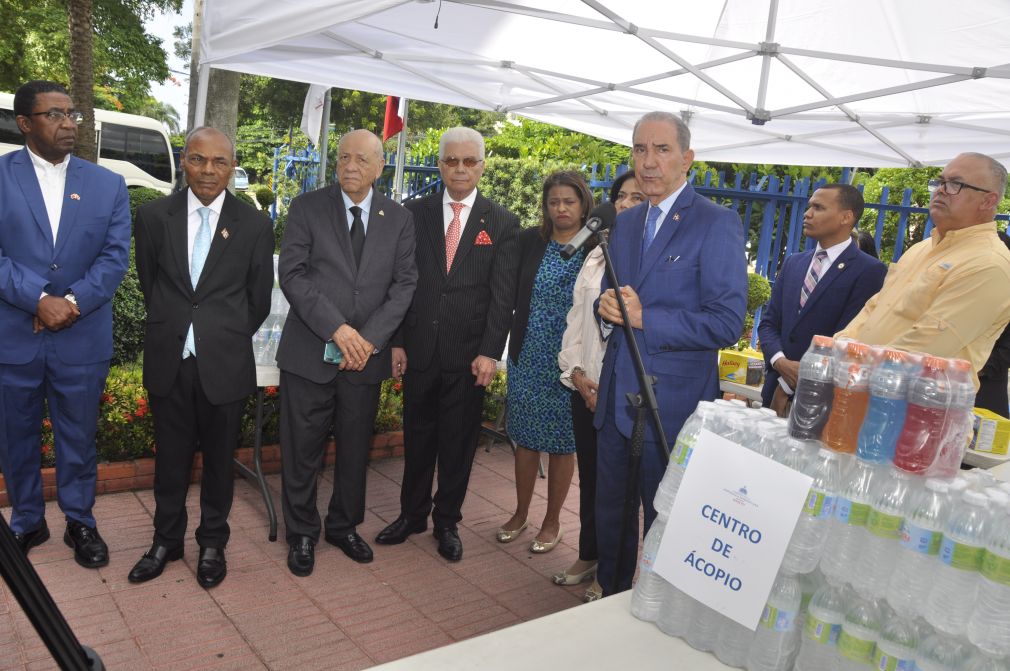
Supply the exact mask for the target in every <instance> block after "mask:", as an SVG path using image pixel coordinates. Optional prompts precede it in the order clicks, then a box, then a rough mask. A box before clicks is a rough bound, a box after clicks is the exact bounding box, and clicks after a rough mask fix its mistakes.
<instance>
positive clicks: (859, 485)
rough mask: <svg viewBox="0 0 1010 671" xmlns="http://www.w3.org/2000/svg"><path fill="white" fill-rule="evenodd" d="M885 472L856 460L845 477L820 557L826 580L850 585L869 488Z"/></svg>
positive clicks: (860, 541)
mask: <svg viewBox="0 0 1010 671" xmlns="http://www.w3.org/2000/svg"><path fill="white" fill-rule="evenodd" d="M886 470H887V467H886V466H879V465H877V464H873V463H871V462H868V461H864V460H862V459H859V458H857V459H856V460H855V464H854V465H853V466H852V468H850V469H849V471H848V473H847V474H846V475H845V477H844V479H843V482H842V486H841V488H840V490H839V494H838V496H837V497H836V498H835V514H834V516H833V517H832V519H831V524H830V525H829V530H828V540H827V542H826V544H825V546H824V554H823V555H822V556H821V565H820V566H821V571H822V572H823V573H824V575H825V576H826V577H827V578H828V579H829V580H834V581H835V582H847V583H852V581H853V577H852V574H853V569H854V568H855V565H856V560H857V559H858V558H859V555H860V553H861V551H862V544H863V542H864V541H865V538H864V535H863V534H864V530H865V528H866V520H867V519H868V518H869V516H870V488H871V486H872V485H873V482H874V481H875V479H877V478H881V477H885V476H886Z"/></svg>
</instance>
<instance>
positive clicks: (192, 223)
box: [186, 189, 225, 271]
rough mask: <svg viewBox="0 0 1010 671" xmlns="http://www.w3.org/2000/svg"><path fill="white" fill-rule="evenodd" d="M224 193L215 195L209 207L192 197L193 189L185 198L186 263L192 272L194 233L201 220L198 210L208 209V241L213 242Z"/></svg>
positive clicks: (198, 227) (198, 228) (197, 229)
mask: <svg viewBox="0 0 1010 671" xmlns="http://www.w3.org/2000/svg"><path fill="white" fill-rule="evenodd" d="M224 193H225V192H224V191H222V192H221V193H219V194H218V195H217V198H215V199H214V200H213V201H212V202H211V204H210V205H206V206H205V205H204V204H203V203H201V202H200V199H199V198H197V197H196V196H195V195H193V189H189V190H188V195H187V196H186V212H187V213H188V214H187V215H186V241H187V247H186V261H187V264H188V265H189V267H190V271H192V269H193V268H192V266H193V243H194V241H195V240H196V233H197V231H199V230H200V224H201V223H202V222H203V219H201V218H200V213H199V212H198V210H199V209H200V208H201V207H209V208H210V217H209V219H208V223H209V224H210V240H211V242H213V241H214V234H215V233H216V232H217V221H218V219H220V218H221V206H222V205H224Z"/></svg>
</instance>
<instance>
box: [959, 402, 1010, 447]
mask: <svg viewBox="0 0 1010 671" xmlns="http://www.w3.org/2000/svg"><path fill="white" fill-rule="evenodd" d="M1008 446H1010V419H1007V418H1006V417H1000V416H999V415H997V414H996V413H995V412H992V411H991V410H984V409H982V408H975V435H974V436H973V437H972V440H971V445H970V446H969V447H971V449H973V450H975V451H976V452H986V453H988V454H1006V453H1007V447H1008Z"/></svg>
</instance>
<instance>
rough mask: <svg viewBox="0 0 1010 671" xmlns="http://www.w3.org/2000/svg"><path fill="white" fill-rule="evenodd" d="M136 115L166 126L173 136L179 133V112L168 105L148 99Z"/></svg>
mask: <svg viewBox="0 0 1010 671" xmlns="http://www.w3.org/2000/svg"><path fill="white" fill-rule="evenodd" d="M136 113H137V114H140V115H143V116H146V117H151V118H152V119H157V120H158V121H160V122H161V123H163V124H165V127H166V128H167V129H168V132H169V134H171V135H174V134H176V133H178V132H179V112H178V110H176V109H175V108H174V107H172V106H171V105H169V104H168V103H164V102H161V101H160V100H156V99H154V98H151V97H148V98H147V100H146V101H145V102H144V104H143V105H142V106H141V107H140V109H139V110H137V112H136Z"/></svg>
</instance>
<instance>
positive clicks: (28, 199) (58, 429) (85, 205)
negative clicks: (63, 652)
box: [0, 81, 130, 568]
mask: <svg viewBox="0 0 1010 671" xmlns="http://www.w3.org/2000/svg"><path fill="white" fill-rule="evenodd" d="M14 115H15V120H16V122H17V125H18V129H19V130H20V131H21V133H22V135H24V138H25V148H24V149H22V150H21V151H16V152H12V153H10V154H7V155H5V156H3V157H0V194H2V197H0V325H2V329H3V334H4V342H3V347H0V469H2V470H3V474H4V477H5V479H6V482H7V495H8V497H9V499H10V502H11V505H12V506H13V511H12V513H11V528H12V529H13V531H14V534H15V538H16V540H17V542H18V544H19V545H20V547H21V549H22V551H24V552H25V553H26V554H27V553H28V551H29V550H30V549H31V548H32V547H34V546H37V545H40V544H42V543H44V542H46V541H47V540H49V536H50V534H49V527H48V525H47V524H46V519H45V502H44V498H43V492H42V476H41V471H40V466H41V464H40V458H41V457H40V451H39V446H40V444H41V438H40V433H41V430H42V408H43V404H45V405H46V406H47V407H48V409H49V418H50V421H51V422H52V425H53V434H54V437H55V443H56V444H55V453H56V482H57V500H58V501H59V505H60V509H61V510H62V511H63V514H64V515H65V517H66V522H67V526H66V531H65V533H64V535H63V540H64V542H65V543H66V544H67V545H68V546H70V547H72V548H73V550H74V559H75V560H76V561H77V563H78V564H80V565H81V566H84V567H86V568H98V567H101V566H105V565H106V564H108V563H109V549H108V547H107V546H106V544H105V541H104V540H102V537H101V535H100V534H99V533H98V527H97V524H96V522H95V518H94V515H93V513H92V507H93V506H94V503H95V482H96V477H97V473H98V471H97V460H98V457H97V453H96V448H95V432H96V429H97V426H98V404H99V400H100V398H101V395H102V392H103V391H104V389H105V378H106V376H107V375H108V372H109V362H110V360H111V359H112V296H113V294H114V293H115V292H116V289H117V288H118V287H119V283H120V282H121V281H122V279H123V276H124V275H125V274H126V268H127V264H128V262H129V254H130V206H129V199H128V197H127V193H126V184H125V182H124V181H123V178H122V177H120V176H118V175H116V174H114V173H112V172H111V171H109V170H106V169H105V168H101V167H99V166H97V165H95V164H94V163H89V162H88V161H83V160H81V159H79V158H77V157H75V156H72V155H71V153H72V152H73V150H74V146H75V144H76V142H77V124H78V123H79V122H80V121H81V119H82V116H81V114H80V112H78V111H76V110H75V109H74V108H73V102H72V101H71V99H70V96H69V95H68V94H67V90H66V89H65V88H64V87H63V86H61V85H60V84H57V83H55V82H49V81H31V82H27V83H26V84H23V85H22V86H21V87H19V88H18V90H17V92H15V94H14Z"/></svg>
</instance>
